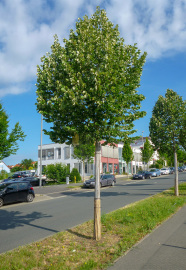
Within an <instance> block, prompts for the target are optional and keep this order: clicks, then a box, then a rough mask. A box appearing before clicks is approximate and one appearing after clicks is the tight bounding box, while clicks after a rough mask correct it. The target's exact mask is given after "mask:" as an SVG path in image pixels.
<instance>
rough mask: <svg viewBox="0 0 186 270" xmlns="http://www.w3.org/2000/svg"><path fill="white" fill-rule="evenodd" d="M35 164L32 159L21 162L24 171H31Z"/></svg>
mask: <svg viewBox="0 0 186 270" xmlns="http://www.w3.org/2000/svg"><path fill="white" fill-rule="evenodd" d="M33 162H34V161H33V160H32V159H31V158H29V159H27V158H25V159H23V160H22V161H21V165H22V168H23V170H29V168H30V167H33Z"/></svg>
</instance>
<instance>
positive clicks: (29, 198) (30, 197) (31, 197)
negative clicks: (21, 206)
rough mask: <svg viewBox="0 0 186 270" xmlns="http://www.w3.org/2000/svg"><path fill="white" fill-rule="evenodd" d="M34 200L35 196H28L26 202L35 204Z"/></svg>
mask: <svg viewBox="0 0 186 270" xmlns="http://www.w3.org/2000/svg"><path fill="white" fill-rule="evenodd" d="M33 200H34V196H33V195H32V194H28V195H27V197H26V201H27V202H33Z"/></svg>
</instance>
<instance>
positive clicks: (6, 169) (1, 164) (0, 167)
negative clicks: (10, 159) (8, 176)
mask: <svg viewBox="0 0 186 270" xmlns="http://www.w3.org/2000/svg"><path fill="white" fill-rule="evenodd" d="M3 170H4V171H6V172H7V173H9V172H10V169H9V168H8V166H6V164H5V163H4V162H3V161H0V172H1V171H3Z"/></svg>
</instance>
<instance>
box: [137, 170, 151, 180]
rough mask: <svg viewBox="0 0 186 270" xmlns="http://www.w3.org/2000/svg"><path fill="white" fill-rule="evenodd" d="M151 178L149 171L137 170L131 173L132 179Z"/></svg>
mask: <svg viewBox="0 0 186 270" xmlns="http://www.w3.org/2000/svg"><path fill="white" fill-rule="evenodd" d="M147 178H151V173H150V172H148V171H139V172H138V173H136V174H134V175H133V180H137V179H147Z"/></svg>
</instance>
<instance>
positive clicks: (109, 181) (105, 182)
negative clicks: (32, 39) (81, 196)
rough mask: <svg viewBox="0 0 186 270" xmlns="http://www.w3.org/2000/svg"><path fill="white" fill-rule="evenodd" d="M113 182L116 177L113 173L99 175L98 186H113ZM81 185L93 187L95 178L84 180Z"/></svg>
mask: <svg viewBox="0 0 186 270" xmlns="http://www.w3.org/2000/svg"><path fill="white" fill-rule="evenodd" d="M115 183H116V178H115V176H114V175H113V174H104V175H101V177H100V187H105V186H114V184H115ZM83 187H89V188H94V187H95V178H92V179H90V180H86V181H85V182H84V183H83Z"/></svg>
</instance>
